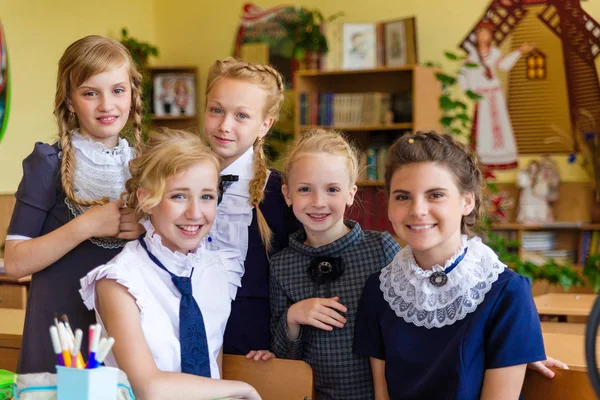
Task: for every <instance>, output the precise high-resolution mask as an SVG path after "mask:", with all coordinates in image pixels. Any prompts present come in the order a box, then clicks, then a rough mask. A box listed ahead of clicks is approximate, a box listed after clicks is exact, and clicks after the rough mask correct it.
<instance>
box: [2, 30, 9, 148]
mask: <svg viewBox="0 0 600 400" xmlns="http://www.w3.org/2000/svg"><path fill="white" fill-rule="evenodd" d="M9 112H10V70H9V67H8V54H7V51H6V36H5V34H4V28H3V27H2V21H0V141H1V140H2V137H3V136H4V132H5V131H6V126H7V124H8V115H9Z"/></svg>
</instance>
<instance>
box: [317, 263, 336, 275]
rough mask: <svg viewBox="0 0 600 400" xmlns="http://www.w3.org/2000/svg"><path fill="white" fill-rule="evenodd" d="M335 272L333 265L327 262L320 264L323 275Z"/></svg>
mask: <svg viewBox="0 0 600 400" xmlns="http://www.w3.org/2000/svg"><path fill="white" fill-rule="evenodd" d="M332 270H333V265H331V263H329V262H327V261H322V262H320V263H319V272H320V273H322V274H328V273H330V272H331V271H332Z"/></svg>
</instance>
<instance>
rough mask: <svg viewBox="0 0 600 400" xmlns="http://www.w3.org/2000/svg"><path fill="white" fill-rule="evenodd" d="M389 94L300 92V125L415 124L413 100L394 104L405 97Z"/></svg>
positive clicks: (358, 125)
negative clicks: (412, 122)
mask: <svg viewBox="0 0 600 400" xmlns="http://www.w3.org/2000/svg"><path fill="white" fill-rule="evenodd" d="M407 96H410V94H408V95H400V94H395V93H386V92H367V93H332V92H320V93H319V92H302V93H300V97H299V98H300V118H299V122H300V125H301V126H306V125H321V126H342V127H360V126H380V125H390V124H392V123H395V122H411V121H412V101H410V100H409V101H406V100H404V101H395V102H394V103H392V100H393V99H399V98H404V99H405V98H406V97H407Z"/></svg>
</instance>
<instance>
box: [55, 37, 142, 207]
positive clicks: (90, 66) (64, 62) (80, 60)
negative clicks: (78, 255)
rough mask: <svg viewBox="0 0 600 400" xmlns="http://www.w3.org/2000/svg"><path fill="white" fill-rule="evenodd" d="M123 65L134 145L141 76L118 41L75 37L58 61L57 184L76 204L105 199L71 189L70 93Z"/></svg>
mask: <svg viewBox="0 0 600 400" xmlns="http://www.w3.org/2000/svg"><path fill="white" fill-rule="evenodd" d="M124 64H125V65H127V67H128V70H129V77H130V79H131V100H132V101H131V110H130V117H131V119H132V122H133V136H134V141H135V143H134V147H135V149H136V151H137V150H139V146H140V145H141V143H142V139H141V138H142V76H141V74H140V73H139V72H138V70H137V69H136V67H135V64H134V62H133V59H132V58H131V55H130V54H129V51H128V50H127V49H126V48H125V47H124V46H123V45H122V44H121V43H119V42H117V41H116V40H113V39H108V38H105V37H102V36H97V35H91V36H86V37H84V38H82V39H79V40H77V41H75V42H74V43H73V44H71V45H70V46H69V47H68V48H67V49H66V50H65V52H64V54H63V55H62V57H61V58H60V61H59V62H58V76H57V79H56V95H55V98H54V116H55V117H56V123H57V125H58V140H59V144H60V147H61V151H62V160H61V167H60V173H61V184H62V188H63V190H64V192H65V195H66V197H67V199H68V200H69V201H70V202H72V203H75V204H78V205H80V206H84V207H85V206H94V205H102V204H106V203H108V201H109V199H108V198H107V197H105V198H102V199H96V200H93V201H83V200H80V199H78V198H77V196H76V195H75V191H74V189H73V180H74V175H75V149H74V148H73V146H72V144H71V138H72V135H73V130H74V129H76V128H77V127H78V125H79V124H78V121H77V116H76V115H75V113H71V112H70V110H69V101H70V97H71V93H72V91H73V90H75V89H76V88H77V87H78V86H79V85H81V84H82V83H83V82H85V81H86V80H87V79H89V78H90V77H92V76H94V75H97V74H100V73H102V72H105V71H109V70H112V69H114V68H119V67H121V66H122V65H124Z"/></svg>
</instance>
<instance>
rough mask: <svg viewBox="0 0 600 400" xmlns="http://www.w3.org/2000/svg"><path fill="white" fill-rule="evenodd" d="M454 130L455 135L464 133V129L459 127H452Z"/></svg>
mask: <svg viewBox="0 0 600 400" xmlns="http://www.w3.org/2000/svg"><path fill="white" fill-rule="evenodd" d="M452 132H453V133H454V134H455V135H462V134H463V131H461V130H460V129H459V128H452Z"/></svg>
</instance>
